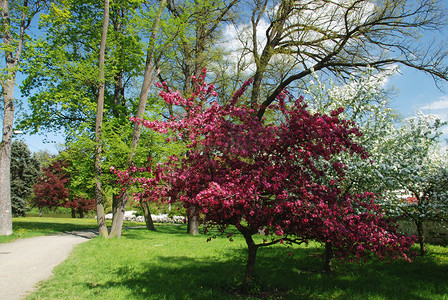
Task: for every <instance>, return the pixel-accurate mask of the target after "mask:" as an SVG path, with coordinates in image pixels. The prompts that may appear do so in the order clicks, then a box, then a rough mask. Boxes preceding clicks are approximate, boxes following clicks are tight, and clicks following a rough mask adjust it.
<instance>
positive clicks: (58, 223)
mask: <svg viewBox="0 0 448 300" xmlns="http://www.w3.org/2000/svg"><path fill="white" fill-rule="evenodd" d="M107 222H108V226H110V225H111V221H107ZM123 225H124V226H144V225H145V224H144V223H137V222H124V224H123ZM92 228H98V225H97V221H96V219H92V218H90V219H87V218H85V219H72V218H69V217H66V218H62V217H60V216H58V217H43V218H40V217H26V218H13V233H12V234H11V235H9V236H0V243H9V242H12V241H14V240H16V239H19V238H29V237H33V236H42V235H50V234H58V233H63V232H66V231H74V230H83V229H92Z"/></svg>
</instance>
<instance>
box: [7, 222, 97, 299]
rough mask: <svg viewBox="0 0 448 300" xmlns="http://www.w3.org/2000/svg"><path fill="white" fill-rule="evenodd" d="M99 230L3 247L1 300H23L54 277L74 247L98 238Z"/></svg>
mask: <svg viewBox="0 0 448 300" xmlns="http://www.w3.org/2000/svg"><path fill="white" fill-rule="evenodd" d="M97 232H98V231H96V232H95V230H91V231H74V232H67V233H65V234H60V235H51V236H40V237H34V238H27V239H19V240H16V241H14V242H11V243H7V244H0V299H3V300H16V299H23V298H24V297H26V296H27V295H28V294H30V293H31V292H33V290H34V286H35V285H36V284H37V283H38V282H39V281H42V280H45V279H47V278H49V277H50V276H51V275H52V271H53V268H54V267H55V266H57V265H58V264H59V263H61V262H62V261H64V260H65V259H66V258H67V257H68V255H69V254H70V251H71V250H72V249H73V247H74V246H75V245H77V244H79V243H82V242H85V241H88V240H89V239H91V238H92V237H94V236H96V235H97Z"/></svg>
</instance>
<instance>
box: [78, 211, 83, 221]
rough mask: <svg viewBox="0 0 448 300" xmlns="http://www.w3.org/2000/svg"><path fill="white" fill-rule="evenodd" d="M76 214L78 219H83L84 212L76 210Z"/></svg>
mask: <svg viewBox="0 0 448 300" xmlns="http://www.w3.org/2000/svg"><path fill="white" fill-rule="evenodd" d="M78 213H79V218H80V219H82V218H84V211H83V210H82V209H80V210H78Z"/></svg>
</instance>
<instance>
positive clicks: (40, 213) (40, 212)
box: [39, 207, 43, 218]
mask: <svg viewBox="0 0 448 300" xmlns="http://www.w3.org/2000/svg"><path fill="white" fill-rule="evenodd" d="M42 214H43V210H42V207H39V217H41V218H42Z"/></svg>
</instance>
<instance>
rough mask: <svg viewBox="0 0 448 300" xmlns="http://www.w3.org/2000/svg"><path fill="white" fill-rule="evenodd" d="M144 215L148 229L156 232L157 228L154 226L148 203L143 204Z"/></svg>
mask: <svg viewBox="0 0 448 300" xmlns="http://www.w3.org/2000/svg"><path fill="white" fill-rule="evenodd" d="M142 208H143V214H144V216H145V223H146V228H148V230H151V231H155V230H156V227H155V226H154V222H153V221H152V217H151V211H150V210H149V205H148V202H146V201H144V202H142Z"/></svg>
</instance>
